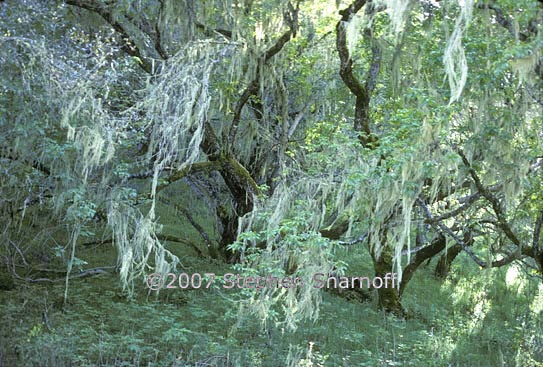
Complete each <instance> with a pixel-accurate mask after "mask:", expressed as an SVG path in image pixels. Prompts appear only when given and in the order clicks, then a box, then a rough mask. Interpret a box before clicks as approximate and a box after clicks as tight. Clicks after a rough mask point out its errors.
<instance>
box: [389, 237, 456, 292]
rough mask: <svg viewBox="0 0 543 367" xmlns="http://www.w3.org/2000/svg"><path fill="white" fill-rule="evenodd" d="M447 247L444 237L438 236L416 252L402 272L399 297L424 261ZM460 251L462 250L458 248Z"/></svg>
mask: <svg viewBox="0 0 543 367" xmlns="http://www.w3.org/2000/svg"><path fill="white" fill-rule="evenodd" d="M446 245H447V240H446V239H445V236H439V237H437V238H436V239H435V240H433V241H432V243H431V244H430V245H428V246H426V247H423V248H422V249H421V250H420V251H418V252H417V253H416V254H415V256H414V257H413V258H412V259H411V262H410V263H409V265H407V267H406V268H405V269H404V270H403V272H402V282H401V284H400V297H401V296H402V294H403V292H404V290H405V288H406V287H407V284H408V283H409V281H410V280H411V278H412V277H413V275H414V274H415V271H416V270H417V269H418V268H419V266H420V265H422V263H424V262H425V261H426V260H428V259H431V258H432V257H434V256H436V255H437V254H438V253H440V252H441V251H442V250H443V249H444V248H445V246H446ZM460 249H462V248H460Z"/></svg>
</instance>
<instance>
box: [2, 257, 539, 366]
mask: <svg viewBox="0 0 543 367" xmlns="http://www.w3.org/2000/svg"><path fill="white" fill-rule="evenodd" d="M351 259H353V255H352V254H351ZM356 260H359V261H361V262H364V263H365V260H364V256H361V257H360V259H356V258H354V259H353V261H352V262H351V264H352V266H356ZM184 262H185V264H189V263H191V264H192V269H205V271H214V272H216V273H217V274H221V273H225V272H227V271H230V269H229V267H228V266H227V265H225V264H220V263H213V264H211V263H206V262H203V261H202V260H201V259H200V260H199V259H196V258H186V259H185V261H184ZM455 266H456V268H455V269H453V270H454V271H453V274H454V275H453V276H452V277H451V278H450V279H449V280H447V281H445V282H441V281H438V280H437V279H435V278H433V276H432V275H431V271H430V270H431V268H430V267H428V268H423V269H421V271H420V272H419V273H418V274H416V276H415V277H414V279H413V280H412V283H411V284H410V286H409V288H408V290H407V291H406V295H405V299H404V301H403V304H404V306H405V308H406V309H407V311H408V313H409V314H410V315H411V316H412V317H410V318H408V319H407V320H400V319H397V318H394V317H393V316H390V315H386V314H384V313H383V312H380V311H378V310H377V308H376V304H375V302H368V303H362V304H361V303H356V302H350V301H346V300H344V299H342V298H339V297H337V296H334V295H331V294H328V293H326V294H324V295H323V302H322V305H321V313H320V315H321V316H320V318H319V319H318V320H317V321H316V322H304V323H302V324H300V325H299V327H298V329H297V330H296V331H295V332H287V331H285V330H282V329H281V328H280V327H274V326H273V325H270V327H269V328H268V330H265V331H263V330H262V329H261V327H260V322H259V321H260V320H257V319H255V318H254V317H252V316H251V315H246V314H242V315H240V314H239V312H238V309H239V308H238V304H237V301H236V298H238V297H237V296H239V295H240V293H239V292H238V293H236V291H231V292H229V293H224V292H222V293H221V291H220V290H218V289H210V290H193V291H181V290H164V291H162V292H160V294H159V295H158V296H156V295H150V296H149V295H148V294H147V293H146V292H145V289H144V288H143V286H142V287H140V288H139V291H138V292H137V294H136V296H135V297H134V298H133V299H126V297H124V296H123V295H122V292H121V290H120V289H119V288H118V285H117V278H116V277H115V276H114V275H102V276H96V277H93V278H88V279H81V280H74V281H72V283H71V287H70V297H69V300H68V303H67V305H66V306H65V307H64V308H63V292H64V288H63V285H62V284H54V285H51V284H48V285H43V284H18V287H17V289H15V290H12V291H4V292H1V293H0V300H1V303H0V304H1V306H0V310H1V315H2V316H1V325H2V327H1V335H0V345H1V347H0V351H1V353H2V356H3V361H4V363H5V364H6V365H8V366H11V365H13V366H16V365H21V366H173V365H175V366H196V365H198V363H200V365H201V366H204V365H207V366H226V365H232V366H263V367H268V366H287V365H291V366H318V365H323V366H533V367H536V366H543V363H542V362H541V361H542V360H543V348H542V337H541V335H543V333H542V331H543V328H542V324H543V323H542V321H541V317H540V316H541V314H539V318H538V317H537V316H538V315H536V314H535V313H534V312H531V311H530V307H531V306H530V301H531V300H532V299H533V298H534V297H535V296H537V294H538V292H539V296H540V297H541V295H540V294H541V292H542V288H541V286H539V285H538V284H536V283H535V282H530V281H524V282H525V285H524V289H523V290H522V291H518V287H511V286H508V285H507V283H506V275H507V272H506V271H505V270H493V271H492V272H488V273H487V274H485V275H484V276H480V275H481V274H480V272H477V271H476V269H475V268H473V267H471V266H470V264H469V263H468V262H465V263H464V262H462V261H459V263H458V264H456V265H455ZM210 267H211V268H210ZM349 271H350V270H349ZM538 287H539V288H538ZM535 306H537V305H535ZM532 308H533V307H532ZM539 312H540V311H539ZM45 318H47V323H46V322H45V321H44V320H45Z"/></svg>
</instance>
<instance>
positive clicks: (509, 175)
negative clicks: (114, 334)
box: [0, 0, 543, 327]
mask: <svg viewBox="0 0 543 367" xmlns="http://www.w3.org/2000/svg"><path fill="white" fill-rule="evenodd" d="M339 5H341V6H338V7H336V6H334V5H330V4H329V2H326V1H315V2H304V1H285V0H270V1H263V2H260V3H256V2H253V1H249V0H247V1H206V2H196V3H195V2H192V1H173V0H160V1H139V2H132V1H118V2H106V1H101V0H66V1H65V2H62V3H55V2H33V1H28V4H26V5H15V6H13V7H2V12H3V13H4V14H3V15H5V17H4V16H3V18H5V19H9V21H8V22H7V23H5V24H3V25H2V28H0V31H1V32H2V36H1V37H2V38H1V39H0V42H1V43H2V44H3V46H5V47H4V48H3V49H4V50H5V51H4V53H3V55H2V56H1V57H2V61H3V62H5V65H6V67H5V68H4V70H3V71H2V74H1V77H2V80H5V81H6V83H3V86H2V91H1V94H0V98H1V99H2V106H7V107H4V109H2V110H0V112H1V114H2V115H1V120H2V121H3V122H4V123H3V124H2V125H1V127H0V129H1V131H2V134H1V138H0V154H1V159H2V165H3V167H5V168H4V171H5V173H6V174H5V176H3V179H2V181H1V182H0V192H1V197H2V198H3V202H2V204H1V208H2V211H1V213H2V218H4V219H5V221H3V222H4V223H6V224H5V225H4V228H3V236H4V238H5V241H4V242H5V243H6V244H8V245H7V247H6V252H7V253H8V254H9V256H7V257H9V258H10V259H11V260H10V261H8V263H9V265H10V267H11V268H12V269H13V270H14V273H15V274H17V271H15V269H16V267H17V266H18V265H20V264H24V263H25V262H26V260H25V256H24V252H25V251H24V250H25V249H21V245H20V243H21V235H20V232H18V228H19V227H20V226H21V224H23V223H24V224H29V223H32V222H34V223H37V225H38V226H41V228H40V229H39V231H41V232H40V233H43V234H44V235H45V234H47V236H50V237H53V238H55V241H57V242H58V241H60V242H62V243H67V244H69V245H70V246H69V251H68V252H69V253H70V255H69V256H68V258H67V265H68V271H67V272H66V281H68V279H69V276H70V271H71V269H72V267H73V266H74V264H77V263H78V261H82V260H80V259H77V257H76V248H77V245H78V244H81V243H82V242H85V241H86V240H84V238H89V239H88V241H91V243H92V242H96V237H100V236H101V237H102V238H103V239H102V240H99V241H98V242H107V241H110V242H113V243H114V244H115V245H116V247H117V249H118V254H119V268H120V274H121V280H122V282H123V284H124V285H125V286H130V285H132V284H133V281H134V280H135V279H138V277H140V276H141V275H142V274H143V273H145V272H146V271H147V269H148V268H149V267H154V268H155V269H156V270H157V271H161V272H167V271H168V270H169V269H171V268H173V267H175V266H176V264H177V263H178V261H179V259H178V258H177V256H176V255H175V254H174V253H172V252H171V251H169V249H168V247H167V246H165V243H166V242H168V241H170V242H172V241H176V242H181V243H183V241H184V240H183V239H182V238H177V237H175V236H171V235H169V234H167V233H163V232H161V228H160V227H161V223H162V222H161V221H162V220H163V218H161V216H160V212H159V209H157V208H158V205H160V203H165V204H166V205H169V206H174V207H176V210H178V211H179V212H181V213H182V214H183V215H184V216H186V217H187V218H188V222H189V223H190V225H191V226H192V227H193V228H194V229H195V230H196V231H198V232H199V233H200V234H201V237H202V239H203V241H204V242H205V243H206V245H207V249H205V250H201V249H199V248H198V247H196V250H197V251H199V252H200V253H201V255H202V256H205V255H210V256H213V257H216V258H219V259H223V260H230V261H233V262H237V263H239V266H240V267H241V268H242V269H245V270H248V271H255V270H258V269H275V270H274V271H277V272H278V273H281V274H302V275H308V274H311V273H312V272H315V271H316V270H319V271H321V272H328V271H330V272H333V271H339V272H341V270H342V268H344V266H345V264H343V263H342V262H341V261H339V259H338V258H337V257H335V255H334V251H335V248H336V247H337V246H355V247H356V248H360V249H361V251H364V250H365V249H367V250H368V251H369V253H370V255H371V258H372V261H373V267H374V270H375V274H376V275H383V274H386V273H388V272H391V271H396V272H398V273H400V275H402V282H401V285H400V288H399V289H398V290H396V289H391V288H382V289H379V290H378V295H379V303H380V305H381V307H382V308H384V309H386V310H389V311H392V312H394V313H396V314H400V315H402V314H403V308H402V306H401V302H400V301H401V295H402V294H403V292H404V291H405V289H406V287H407V284H408V282H409V280H410V279H411V278H412V276H413V274H414V273H415V271H416V270H417V269H418V268H419V266H420V265H421V264H422V263H424V262H425V261H428V260H431V259H433V258H434V257H437V256H440V259H441V260H440V261H439V263H438V269H436V272H438V273H439V274H446V273H447V272H448V269H449V266H450V264H451V263H452V262H453V261H454V259H455V257H456V256H458V255H459V254H461V253H463V252H464V253H466V254H467V255H468V256H470V257H471V258H472V259H473V260H474V261H475V262H476V263H477V264H479V265H480V266H481V267H488V266H490V265H491V266H504V265H507V264H510V263H511V262H513V261H515V262H523V263H524V264H525V266H526V267H528V268H530V269H531V270H530V271H534V272H536V273H537V274H541V272H542V265H543V258H542V246H541V243H540V242H541V241H540V231H541V222H542V215H541V210H542V208H543V206H542V205H541V203H540V195H539V191H540V188H541V183H540V180H539V177H538V176H539V175H538V172H539V170H540V160H541V144H540V133H541V128H540V126H538V125H537V121H538V118H540V116H541V105H542V102H541V96H540V92H539V91H540V90H541V83H542V82H543V81H542V70H543V68H542V66H541V65H542V64H541V55H540V51H539V50H540V48H541V34H542V32H541V30H540V28H541V26H540V23H541V21H540V20H541V12H542V10H541V3H540V2H536V1H533V0H531V1H529V0H526V1H523V2H522V3H518V2H510V1H506V0H503V1H496V2H488V3H483V4H475V3H474V2H473V1H464V2H460V1H458V2H457V1H447V2H434V1H417V2H415V1H413V2H408V3H402V2H395V1H383V2H374V1H365V0H355V1H353V2H352V3H348V4H341V2H340V3H339ZM21 6H31V8H32V9H34V10H35V11H36V17H34V18H32V20H30V19H28V21H32V22H34V23H33V24H35V26H34V27H33V28H32V29H31V30H28V29H25V28H24V27H22V26H21V25H20V24H19V23H18V20H17V18H16V17H12V16H11V15H13V14H20V13H23V12H22V10H21V8H20V7H21ZM57 18H58V19H63V20H64V23H63V25H62V26H60V27H56V26H54V25H53V24H52V23H51V22H50V19H57ZM517 24H518V26H517ZM41 37H47V41H48V42H47V43H45V42H41V41H40V39H41ZM504 45H505V46H504ZM488 142H491V144H488ZM189 179H197V180H198V181H199V182H203V183H205V189H204V190H203V191H206V194H205V197H206V199H207V200H208V202H209V206H210V208H212V210H213V212H214V216H213V220H214V222H215V223H214V225H216V227H218V228H220V232H221V233H220V242H219V243H218V244H214V243H213V241H211V240H210V236H209V233H207V232H206V229H205V228H204V223H201V222H198V221H197V220H195V219H194V218H193V217H192V215H191V212H190V210H188V209H186V208H184V207H183V205H182V204H183V203H175V202H173V203H172V202H171V200H168V198H167V197H166V196H167V195H165V194H161V193H164V192H165V191H166V190H167V188H168V187H171V186H173V185H174V184H175V183H178V182H180V181H183V180H184V181H187V180H189ZM202 186H204V185H202ZM194 190H195V189H194ZM194 192H196V191H194ZM44 217H45V218H47V221H46V223H43V222H42V221H40V220H39V219H40V218H44ZM49 223H54V226H50V224H49ZM51 227H53V228H51ZM57 230H58V232H57V233H55V231H57ZM32 236H33V238H31V237H32ZM353 238H354V239H353ZM27 239H28V240H32V241H34V243H35V242H36V241H38V240H39V237H36V236H35V235H34V234H33V233H32V234H30V233H29V234H28V238H27ZM23 240H24V239H23ZM360 244H363V245H364V246H365V247H362V246H358V245H360ZM59 248H62V249H64V247H63V246H59ZM484 254H486V256H485V255H484ZM317 268H318V269H317ZM334 269H335V270H334ZM66 284H68V282H67V283H66ZM259 295H260V296H264V297H263V298H261V299H259V303H254V304H257V305H258V307H260V309H261V310H267V309H269V308H267V307H268V306H269V307H271V306H272V304H270V303H267V304H266V303H265V302H266V301H265V299H266V296H268V298H267V299H268V300H269V299H273V300H275V301H277V302H279V301H286V302H287V303H288V304H290V305H297V306H298V307H297V308H294V307H292V308H291V310H292V313H291V314H290V315H288V316H290V317H291V318H290V319H289V320H287V322H288V323H289V325H290V326H292V327H294V326H295V321H296V320H298V317H300V316H303V317H305V316H311V317H316V315H318V307H316V306H317V305H318V301H319V297H320V296H319V294H318V293H317V291H312V290H307V291H306V292H299V291H297V290H295V289H292V290H290V291H288V292H286V293H285V294H281V295H280V296H279V297H275V298H274V297H269V296H270V294H266V293H260V294H259ZM272 295H275V293H274V294H272ZM257 296H258V295H255V297H257ZM263 304H264V305H265V307H263V306H262V305H263ZM266 317H267V316H266Z"/></svg>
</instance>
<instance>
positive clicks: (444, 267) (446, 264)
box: [434, 244, 462, 279]
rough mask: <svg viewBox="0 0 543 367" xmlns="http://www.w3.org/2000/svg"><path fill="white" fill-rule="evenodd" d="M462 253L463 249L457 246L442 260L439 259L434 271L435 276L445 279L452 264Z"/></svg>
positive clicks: (444, 255)
mask: <svg viewBox="0 0 543 367" xmlns="http://www.w3.org/2000/svg"><path fill="white" fill-rule="evenodd" d="M461 251H462V247H461V246H460V245H458V244H456V245H454V246H452V247H451V248H450V249H448V250H447V252H446V253H445V254H443V255H441V258H440V259H439V261H438V263H437V265H436V269H435V271H434V274H435V276H436V277H438V278H441V279H445V278H446V277H447V275H449V271H450V270H451V264H452V262H453V261H454V259H455V258H456V256H458V254H459V253H460V252H461Z"/></svg>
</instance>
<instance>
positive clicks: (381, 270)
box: [372, 247, 405, 317]
mask: <svg viewBox="0 0 543 367" xmlns="http://www.w3.org/2000/svg"><path fill="white" fill-rule="evenodd" d="M372 259H373V268H374V269H375V276H376V277H381V278H382V279H384V278H385V277H386V274H387V273H388V274H390V273H392V254H391V252H390V249H387V248H386V247H384V249H383V252H382V253H381V254H380V256H375V255H374V254H373V253H372ZM377 295H378V298H379V308H381V309H383V310H385V311H387V312H391V313H393V314H395V315H396V316H400V317H404V316H405V311H404V309H403V307H402V304H401V303H400V292H399V290H398V287H397V285H396V286H395V287H394V288H392V287H391V286H390V284H389V287H385V286H384V284H383V286H382V287H381V288H378V289H377Z"/></svg>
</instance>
